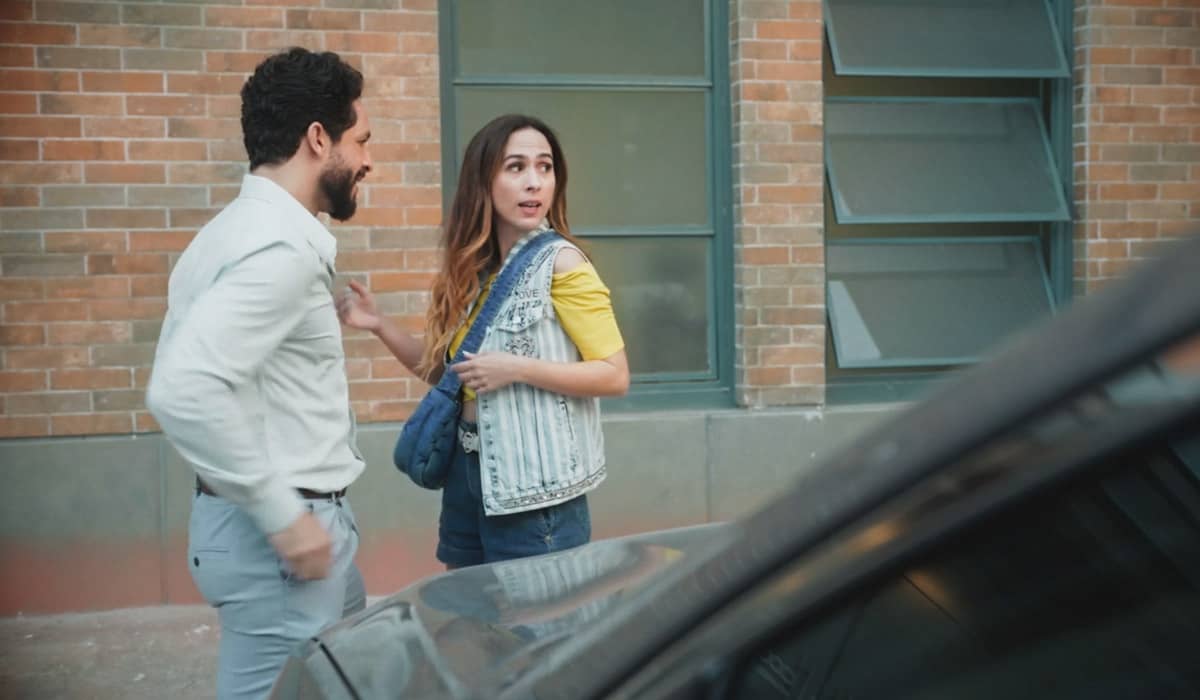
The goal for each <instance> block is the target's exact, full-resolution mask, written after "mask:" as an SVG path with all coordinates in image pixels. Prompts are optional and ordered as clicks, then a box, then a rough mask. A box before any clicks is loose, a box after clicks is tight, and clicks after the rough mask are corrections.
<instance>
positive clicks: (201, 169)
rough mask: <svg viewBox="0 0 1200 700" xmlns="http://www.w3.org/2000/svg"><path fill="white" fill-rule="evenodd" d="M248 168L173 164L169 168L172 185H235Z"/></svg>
mask: <svg viewBox="0 0 1200 700" xmlns="http://www.w3.org/2000/svg"><path fill="white" fill-rule="evenodd" d="M245 173H246V168H245V166H243V165H242V164H241V163H171V164H169V165H168V166H167V181H168V182H170V183H182V184H201V183H212V184H220V183H233V182H239V181H240V180H241V179H242V176H243V175H245Z"/></svg>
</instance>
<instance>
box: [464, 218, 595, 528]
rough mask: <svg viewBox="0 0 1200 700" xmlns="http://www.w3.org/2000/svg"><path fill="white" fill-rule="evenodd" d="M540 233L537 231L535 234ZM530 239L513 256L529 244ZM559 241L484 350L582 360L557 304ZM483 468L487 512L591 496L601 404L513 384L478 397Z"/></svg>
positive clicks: (516, 294)
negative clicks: (553, 283)
mask: <svg viewBox="0 0 1200 700" xmlns="http://www.w3.org/2000/svg"><path fill="white" fill-rule="evenodd" d="M536 233H538V232H537V231H535V232H533V233H531V234H530V236H532V235H535V234H536ZM530 236H527V237H525V238H523V239H521V240H520V241H518V242H517V244H516V245H515V246H513V249H512V251H509V257H508V259H509V260H511V259H512V253H513V252H514V251H516V250H517V248H518V247H519V246H521V245H524V243H525V242H526V241H528V240H529V237H530ZM564 247H571V248H573V247H574V246H573V245H571V244H570V243H568V242H567V241H564V240H561V239H560V240H557V241H555V242H553V243H551V244H550V245H547V246H546V247H545V248H544V249H543V250H542V251H540V252H539V253H538V255H537V257H536V258H534V260H533V261H532V262H531V263H530V264H529V266H528V267H527V268H526V270H525V272H524V274H522V275H521V277H520V279H518V281H517V284H516V286H515V287H514V288H513V291H512V294H511V295H509V297H508V299H507V300H506V301H505V303H504V304H503V305H502V306H501V307H500V310H499V312H498V313H497V314H496V318H495V320H494V321H493V322H492V325H491V327H490V328H489V329H488V331H487V334H486V335H485V336H484V340H483V344H482V346H481V347H480V351H481V352H489V351H490V352H508V353H512V354H514V355H523V356H525V357H533V358H538V359H541V360H548V361H551V362H578V361H579V360H580V359H581V358H580V355H579V350H578V349H577V348H576V347H575V344H574V343H573V342H571V338H570V337H569V336H568V335H567V333H566V331H564V330H563V327H562V325H560V324H559V322H558V317H557V315H556V314H555V312H554V304H553V303H552V302H551V300H550V283H551V279H552V276H553V274H554V259H555V257H556V256H557V254H558V251H559V250H561V249H562V248H564ZM478 424H479V438H480V439H479V464H480V469H481V472H482V473H481V474H480V477H481V478H480V481H481V483H482V487H483V493H482V496H483V507H484V511H485V512H486V513H487V514H488V515H506V514H509V513H519V512H521V511H526V510H534V509H536V508H545V507H547V506H552V505H555V504H558V503H563V502H565V501H569V500H571V499H572V498H575V497H576V496H578V495H580V494H583V493H587V492H588V491H590V490H592V489H593V488H595V487H596V486H597V485H599V484H600V482H601V481H603V480H604V477H605V470H604V435H603V434H602V433H601V430H600V400H599V399H597V398H595V397H592V398H576V397H572V396H564V395H562V394H556V393H554V392H551V391H546V390H544V389H538V388H536V387H533V386H530V385H528V384H510V385H509V386H506V387H504V388H503V389H498V390H496V391H490V392H486V393H482V394H480V395H479V397H478Z"/></svg>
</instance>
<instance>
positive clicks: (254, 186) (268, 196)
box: [238, 173, 337, 265]
mask: <svg viewBox="0 0 1200 700" xmlns="http://www.w3.org/2000/svg"><path fill="white" fill-rule="evenodd" d="M238 196H239V197H248V198H250V199H259V200H263V201H266V202H270V203H271V204H274V205H275V206H277V207H279V208H280V210H281V213H282V215H283V216H285V217H286V218H287V220H288V222H289V223H292V224H294V225H295V226H294V227H292V228H294V230H296V231H299V232H302V233H303V234H304V237H305V239H306V240H307V241H308V243H309V245H311V246H312V247H313V249H314V250H316V251H317V255H319V256H320V257H321V260H322V261H324V262H325V263H327V264H329V265H333V262H334V259H335V258H336V257H337V239H336V238H334V236H333V234H332V233H330V232H329V229H327V228H325V224H322V223H321V220H320V219H318V218H317V217H315V216H313V215H312V212H310V211H309V210H308V209H306V208H304V205H303V204H301V203H300V202H299V201H298V200H297V199H296V198H295V197H293V196H292V194H291V193H290V192H288V191H287V190H285V189H283V188H282V187H280V186H279V185H278V184H276V183H275V182H274V181H273V180H270V179H268V178H265V177H261V176H259V175H251V174H249V173H247V174H246V176H245V177H243V178H242V191H241V193H240V194H239V195H238Z"/></svg>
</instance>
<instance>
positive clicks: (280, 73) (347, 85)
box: [242, 47, 363, 169]
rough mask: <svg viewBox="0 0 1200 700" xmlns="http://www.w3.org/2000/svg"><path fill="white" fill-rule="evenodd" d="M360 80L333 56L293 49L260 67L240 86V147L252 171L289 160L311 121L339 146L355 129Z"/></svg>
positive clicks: (355, 70) (360, 78)
mask: <svg viewBox="0 0 1200 700" xmlns="http://www.w3.org/2000/svg"><path fill="white" fill-rule="evenodd" d="M362 87H363V78H362V73H359V72H358V70H357V69H356V68H354V66H351V65H349V64H348V63H346V62H345V61H343V60H342V59H341V57H340V56H338V55H337V54H336V53H333V52H332V51H325V52H322V53H314V52H312V51H309V50H308V49H302V48H298V47H297V48H291V49H288V50H287V51H283V52H282V53H278V54H275V55H274V56H271V57H270V58H268V59H267V60H265V61H263V62H262V63H260V64H258V67H257V68H255V69H254V75H251V76H250V78H249V79H247V80H246V84H245V85H243V86H242V142H243V143H245V145H246V154H247V155H249V156H250V168H251V169H254V168H256V167H258V166H260V165H263V164H271V165H274V164H277V163H283V162H284V161H286V160H288V159H289V158H291V157H292V156H293V155H294V154H295V153H296V149H298V148H299V147H300V139H301V138H302V137H303V136H304V132H305V131H306V130H307V129H308V125H309V124H312V123H313V122H320V123H321V126H323V127H325V130H326V131H328V132H329V136H330V137H331V138H332V139H333V141H334V143H337V141H338V140H339V139H341V137H342V133H344V132H345V131H346V129H349V128H350V127H352V126H354V122H355V121H357V115H355V113H354V101H355V100H357V99H358V98H359V97H361V96H362Z"/></svg>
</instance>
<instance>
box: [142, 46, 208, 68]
mask: <svg viewBox="0 0 1200 700" xmlns="http://www.w3.org/2000/svg"><path fill="white" fill-rule="evenodd" d="M121 52H122V53H123V54H124V55H125V68H126V69H128V70H164V71H171V70H191V71H199V70H204V52H203V51H201V50H198V49H121Z"/></svg>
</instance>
